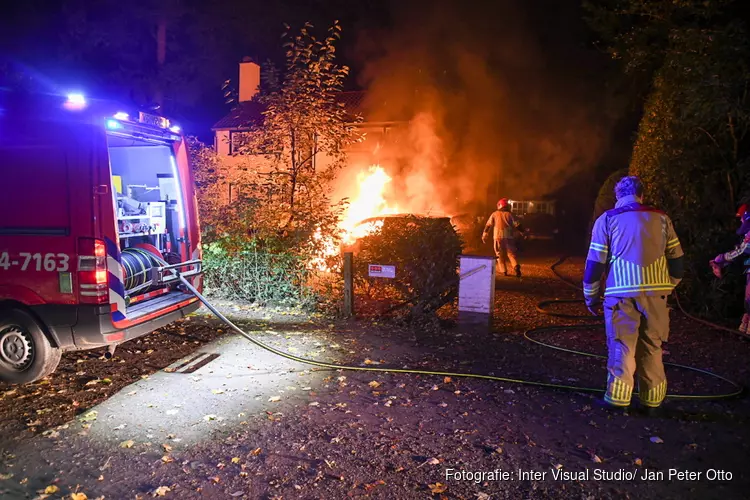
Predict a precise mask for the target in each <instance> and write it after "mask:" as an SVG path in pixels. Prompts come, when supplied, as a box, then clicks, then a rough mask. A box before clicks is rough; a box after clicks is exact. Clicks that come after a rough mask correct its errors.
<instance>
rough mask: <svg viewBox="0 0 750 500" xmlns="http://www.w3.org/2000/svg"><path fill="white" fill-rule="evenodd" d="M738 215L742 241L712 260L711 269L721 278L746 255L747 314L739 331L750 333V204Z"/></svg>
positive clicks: (744, 205)
mask: <svg viewBox="0 0 750 500" xmlns="http://www.w3.org/2000/svg"><path fill="white" fill-rule="evenodd" d="M737 217H738V218H739V219H740V228H739V229H738V230H737V235H738V236H742V237H743V239H742V243H740V244H739V245H737V246H736V247H734V250H731V251H729V252H725V253H720V254H719V255H717V256H716V258H715V259H714V260H712V261H711V262H710V265H711V269H712V270H713V273H714V275H715V276H716V277H717V278H721V277H722V275H723V271H724V268H725V267H726V266H728V265H729V264H731V263H732V261H734V260H736V259H738V258H739V257H741V256H744V265H745V276H746V278H745V280H746V281H745V314H744V315H743V316H742V322H741V323H740V327H739V331H740V332H742V333H747V334H750V206H748V205H747V204H743V205H742V206H741V207H740V208H739V210H737Z"/></svg>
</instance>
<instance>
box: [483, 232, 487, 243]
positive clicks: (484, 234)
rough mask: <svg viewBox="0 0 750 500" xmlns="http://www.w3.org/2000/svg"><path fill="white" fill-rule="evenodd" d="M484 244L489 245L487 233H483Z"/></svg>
mask: <svg viewBox="0 0 750 500" xmlns="http://www.w3.org/2000/svg"><path fill="white" fill-rule="evenodd" d="M482 243H487V233H482Z"/></svg>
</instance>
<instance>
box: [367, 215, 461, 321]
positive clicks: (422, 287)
mask: <svg viewBox="0 0 750 500" xmlns="http://www.w3.org/2000/svg"><path fill="white" fill-rule="evenodd" d="M462 249H463V242H462V240H461V237H460V236H459V235H458V233H457V232H456V230H455V228H454V227H453V226H452V225H451V223H450V220H449V219H447V218H430V217H417V216H403V217H386V218H385V219H384V221H383V225H382V226H381V227H380V228H379V229H377V230H375V231H374V232H373V233H371V234H369V235H367V236H364V237H363V238H361V239H360V240H359V242H358V249H357V251H356V252H355V256H354V275H355V286H356V287H357V288H358V289H359V290H363V289H373V291H375V292H376V293H380V294H382V295H383V296H387V297H388V298H389V299H391V300H393V301H396V302H403V301H410V302H409V306H410V307H409V317H410V318H411V319H417V318H422V317H425V316H430V315H433V313H435V312H436V311H437V310H438V309H439V308H440V307H442V306H443V305H445V304H447V303H449V302H450V301H452V300H453V298H454V297H455V294H456V289H457V283H458V281H457V278H458V276H457V272H458V256H459V255H460V254H461V251H462ZM369 264H383V265H394V266H396V278H395V279H384V278H369V277H368V265H369ZM373 280H378V282H374V281H373Z"/></svg>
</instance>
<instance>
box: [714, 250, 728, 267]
mask: <svg viewBox="0 0 750 500" xmlns="http://www.w3.org/2000/svg"><path fill="white" fill-rule="evenodd" d="M713 262H714V263H715V264H716V265H719V266H722V265H724V264H726V263H727V259H726V258H725V257H724V254H723V253H720V254H719V255H717V256H716V258H715V259H714V260H713Z"/></svg>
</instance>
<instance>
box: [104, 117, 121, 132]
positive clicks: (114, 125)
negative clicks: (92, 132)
mask: <svg viewBox="0 0 750 500" xmlns="http://www.w3.org/2000/svg"><path fill="white" fill-rule="evenodd" d="M107 128H108V129H110V130H117V129H120V128H122V123H120V122H118V121H117V120H113V119H111V118H110V119H109V120H107Z"/></svg>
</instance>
